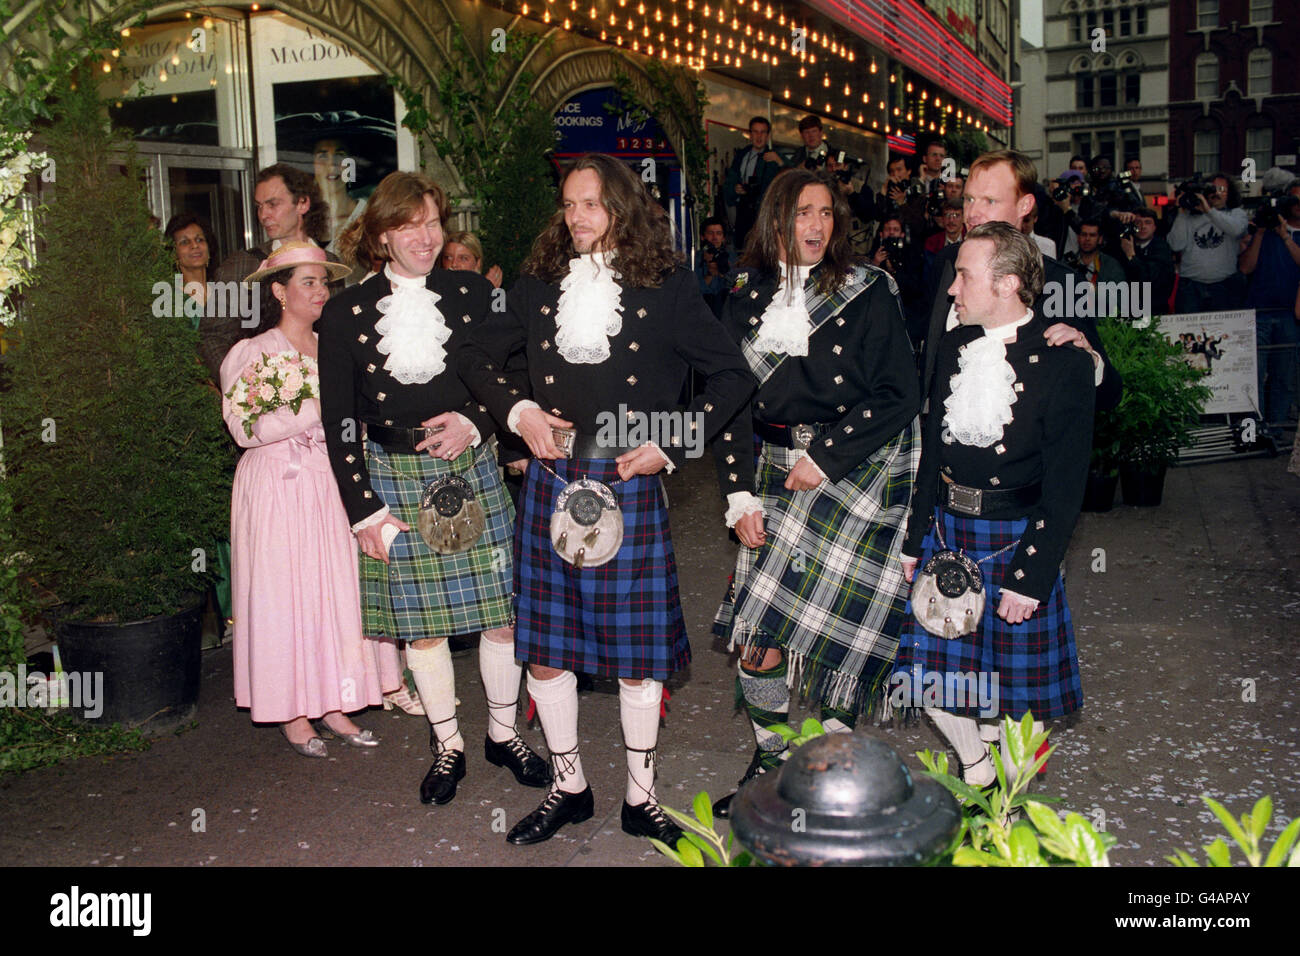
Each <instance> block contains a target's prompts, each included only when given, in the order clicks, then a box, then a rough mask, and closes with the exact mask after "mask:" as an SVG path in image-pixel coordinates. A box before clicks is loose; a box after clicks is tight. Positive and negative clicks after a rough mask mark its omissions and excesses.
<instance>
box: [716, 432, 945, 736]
mask: <svg viewBox="0 0 1300 956" xmlns="http://www.w3.org/2000/svg"><path fill="white" fill-rule="evenodd" d="M918 435H919V425H918V423H917V421H916V420H915V419H914V420H913V421H912V423H911V424H910V425H908V426H907V427H906V428H904V429H903V430H902V431H901V432H899V434H898V435H897V436H895V437H894V438H893V439H892V440H890V441H889V442H888V443H887V444H885V445H884V446H883V447H882V448H880V449H879V450H878V451H877V452H876V453H875V454H874V455H872V456H871V457H870V458H868V459H867V460H866V461H864V462H863V463H862V464H861V465H859V466H858V467H857V468H856V469H854V470H853V471H852V472H850V473H849V474H848V475H846V476H845V477H844V478H842V479H840V480H839V481H837V482H834V483H830V482H823V483H822V485H821V486H820V487H818V488H814V489H811V490H808V491H794V492H792V491H787V490H786V489H785V488H784V487H783V485H784V484H785V479H786V471H787V470H788V469H789V468H791V467H793V465H794V463H795V462H796V461H797V460H798V458H799V457H800V453H799V452H796V451H794V450H792V449H789V448H779V447H776V446H773V445H769V444H764V446H763V451H762V456H761V460H760V463H759V467H758V473H757V475H756V484H757V488H758V494H759V497H760V498H761V499H762V501H763V509H764V512H765V518H764V522H763V523H764V528H765V530H766V533H767V540H766V542H765V543H764V545H763V546H762V547H761V548H759V549H753V548H746V547H743V546H742V547H741V549H740V552H739V554H738V555H737V558H736V571H735V576H734V578H733V580H732V588H731V589H730V590H729V591H728V594H727V598H726V599H724V600H723V602H722V605H721V607H719V608H718V613H717V616H716V617H715V618H714V622H713V631H714V633H715V634H717V635H719V636H720V637H724V638H726V639H727V640H728V643H729V646H730V647H733V648H734V647H736V646H740V647H741V648H742V649H743V650H745V651H747V652H750V653H753V649H755V648H763V647H781V648H784V649H785V652H786V655H787V657H788V660H789V663H790V673H791V674H794V673H796V671H797V672H798V673H800V674H801V677H800V681H799V688H800V692H801V693H802V694H804V695H805V696H807V697H809V698H810V699H813V700H819V701H821V702H822V703H825V704H828V705H830V706H834V707H841V708H844V709H848V710H852V711H854V712H861V711H864V710H867V711H869V710H871V708H872V707H873V706H874V703H875V702H876V700H877V696H878V695H877V694H876V693H875V692H876V690H877V688H878V687H879V686H880V684H881V683H882V682H883V680H884V678H885V677H886V676H887V675H888V673H889V670H890V666H891V665H892V664H893V661H894V652H895V651H896V649H897V647H898V631H899V628H901V627H902V624H903V613H904V605H905V603H906V600H907V587H908V585H907V582H906V581H905V580H904V579H903V571H902V565H901V564H900V562H899V549H900V548H901V547H902V543H903V538H904V535H905V532H906V524H907V513H908V509H909V507H910V505H911V501H912V486H913V484H914V482H915V481H916V471H917V467H918V465H919V463H920V457H921V443H920V440H919V437H918Z"/></svg>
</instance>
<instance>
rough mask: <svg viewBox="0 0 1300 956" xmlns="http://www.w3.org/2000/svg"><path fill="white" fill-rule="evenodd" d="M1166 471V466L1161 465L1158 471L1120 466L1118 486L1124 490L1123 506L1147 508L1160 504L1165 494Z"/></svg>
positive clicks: (1132, 466)
mask: <svg viewBox="0 0 1300 956" xmlns="http://www.w3.org/2000/svg"><path fill="white" fill-rule="evenodd" d="M1167 470H1168V466H1167V465H1161V466H1160V468H1159V470H1158V471H1147V470H1146V469H1144V468H1141V467H1139V466H1138V465H1120V466H1119V484H1120V487H1121V488H1122V489H1124V504H1126V505H1138V506H1140V507H1148V508H1151V507H1155V506H1156V505H1158V504H1160V501H1161V499H1162V498H1163V497H1164V493H1165V472H1166V471H1167Z"/></svg>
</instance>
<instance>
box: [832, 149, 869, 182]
mask: <svg viewBox="0 0 1300 956" xmlns="http://www.w3.org/2000/svg"><path fill="white" fill-rule="evenodd" d="M835 163H836V165H838V166H839V167H840V168H839V169H837V170H835V178H836V179H837V180H839V181H840V182H842V183H848V182H852V181H853V177H854V176H856V175H857V173H858V170H859V169H861V168H862V160H860V159H854V158H853V157H852V156H846V155H845V154H844V150H840V152H839V155H838V156H836V157H835Z"/></svg>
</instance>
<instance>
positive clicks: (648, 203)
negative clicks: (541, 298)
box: [523, 153, 682, 288]
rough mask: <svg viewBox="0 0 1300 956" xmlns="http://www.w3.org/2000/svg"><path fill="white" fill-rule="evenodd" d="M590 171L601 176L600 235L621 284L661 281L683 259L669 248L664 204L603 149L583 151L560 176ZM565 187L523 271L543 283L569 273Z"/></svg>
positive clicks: (571, 249) (570, 256) (570, 246)
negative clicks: (603, 218)
mask: <svg viewBox="0 0 1300 956" xmlns="http://www.w3.org/2000/svg"><path fill="white" fill-rule="evenodd" d="M584 169H590V170H591V171H593V172H594V173H595V174H596V175H597V176H598V177H600V201H601V205H603V206H604V207H605V211H606V212H607V213H609V217H610V225H609V231H608V232H606V234H605V235H604V236H602V237H601V238H602V239H604V241H605V245H606V246H608V247H611V248H612V249H613V251H614V261H613V263H612V265H613V268H614V269H615V270H616V271H617V272H618V273H619V275H621V276H622V277H623V282H624V283H626V284H627V285H629V286H632V287H635V288H647V287H655V286H658V285H660V284H661V283H662V282H663V280H664V278H665V277H666V276H667V275H668V273H670V272H671V271H672V270H673V269H674V268H676V267H677V265H678V264H679V263H681V261H682V256H681V255H680V254H679V253H677V252H675V251H674V250H673V239H672V232H671V230H670V229H669V227H668V216H667V214H666V213H665V212H664V210H663V207H661V206H660V205H659V204H658V203H656V202H655V201H654V200H653V199H651V198H650V194H649V193H648V192H646V188H645V185H644V184H643V183H642V182H641V180H640V178H639V177H638V176H637V175H636V174H635V173H633V172H632V170H630V169H629V168H628V167H627V165H626V164H625V163H623V162H621V161H619V160H617V159H615V158H614V157H613V156H606V155H605V154H604V153H586V154H585V155H583V156H580V157H578V161H577V162H575V163H574V164H573V166H572V167H570V169H569V171H568V172H567V173H565V175H564V182H567V181H568V178H569V177H570V176H572V175H573V174H574V173H576V172H580V171H581V170H584ZM563 192H564V186H563V183H561V186H560V193H561V197H560V206H559V208H557V209H556V210H555V212H554V213H553V214H552V216H551V219H550V222H548V223H547V224H546V228H545V229H544V230H543V231H542V234H541V235H540V236H538V237H537V241H536V242H534V243H533V248H532V251H531V252H530V253H529V254H528V258H527V259H526V260H525V261H524V265H523V271H524V272H525V273H526V274H527V275H530V276H535V277H536V278H538V279H541V280H542V281H543V282H559V281H560V280H561V279H563V278H564V277H565V276H566V275H568V272H569V260H570V259H573V258H575V257H576V256H577V255H578V253H577V250H575V249H574V247H573V237H572V236H570V235H569V227H568V226H567V225H566V224H565V222H564V201H563Z"/></svg>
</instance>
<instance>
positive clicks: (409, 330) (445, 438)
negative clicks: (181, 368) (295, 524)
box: [320, 172, 550, 804]
mask: <svg viewBox="0 0 1300 956" xmlns="http://www.w3.org/2000/svg"><path fill="white" fill-rule="evenodd" d="M447 211H448V209H447V197H446V194H445V193H444V192H443V191H442V189H441V188H440V187H439V186H438V185H437V184H436V183H434V182H433V181H431V180H429V179H427V178H426V177H424V176H421V175H419V174H416V173H406V172H396V173H392V174H391V175H389V176H387V177H385V178H384V180H383V181H382V182H381V183H380V184H379V186H378V187H377V188H376V189H375V192H374V193H373V195H371V197H370V200H369V201H368V202H367V204H366V208H365V211H364V212H363V213H362V214H361V216H360V217H358V219H357V220H356V221H355V222H354V223H353V224H352V225H351V226H349V227H348V229H347V230H345V231H344V233H343V234H342V236H340V246H341V248H342V249H343V250H344V253H345V255H347V256H348V257H350V258H352V259H355V260H356V261H358V262H360V264H362V265H364V266H366V267H367V268H370V269H374V270H381V271H380V272H379V274H377V275H374V276H372V277H371V278H370V279H368V280H367V281H365V282H363V283H361V284H360V285H356V286H353V287H351V288H350V289H348V290H347V291H346V292H344V293H343V294H342V295H340V296H337V297H336V298H333V299H331V300H330V301H329V302H328V303H327V304H326V306H325V310H324V312H323V313H322V316H321V332H320V376H321V412H322V419H323V421H324V425H325V435H326V442H327V446H328V449H329V456H330V465H331V467H332V468H333V470H334V476H335V478H337V479H338V485H339V491H340V493H341V495H342V497H343V504H344V506H345V508H346V509H347V512H348V517H349V519H350V520H351V522H352V530H353V532H354V533H355V534H356V537H357V541H358V543H359V545H360V547H361V551H362V554H363V557H362V559H361V601H362V617H363V630H364V633H365V634H366V636H368V637H371V638H387V639H390V640H404V641H406V642H407V654H406V660H407V664H408V666H409V667H410V668H411V674H412V676H413V677H414V678H415V684H416V687H417V689H418V690H419V693H420V699H421V701H422V702H423V704H424V708H425V712H426V714H427V715H428V718H429V722H430V724H431V727H430V735H429V736H430V742H429V746H430V749H431V750H432V752H433V754H434V757H435V759H434V761H433V764H432V766H431V767H430V768H429V771H428V773H427V774H426V775H425V777H424V780H423V781H422V782H421V784H420V801H421V802H422V803H437V804H444V803H447V802H448V801H450V800H451V799H452V798H453V797H454V796H455V795H456V784H457V782H458V781H459V780H460V779H461V778H463V777H464V776H465V741H464V738H463V737H462V735H461V733H460V727H459V722H458V721H457V717H456V691H455V675H454V673H453V671H452V663H451V651H450V648H449V647H448V646H447V638H448V637H450V636H452V635H455V634H469V633H474V632H477V631H481V632H482V633H483V639H482V640H481V641H480V642H479V666H480V670H481V673H482V676H483V688H484V692H485V694H486V696H487V701H488V716H489V720H488V733H487V737H486V739H485V741H484V756H485V758H486V759H487V761H488V762H489V763H493V764H496V765H497V766H503V767H506V768H508V769H509V770H510V771H511V772H512V773H513V774H514V775H515V778H516V779H517V780H518V781H519V782H520V783H522V784H524V785H526V786H533V787H543V786H546V784H547V783H549V781H550V773H549V771H548V769H547V767H546V763H545V761H543V760H542V759H541V758H540V757H539V756H537V754H536V753H534V752H533V750H532V749H531V748H530V747H529V746H528V745H527V744H526V743H525V742H524V741H523V739H522V738H521V737H520V736H519V734H518V733H517V732H516V730H515V711H516V708H517V705H518V699H519V681H520V676H521V675H520V668H519V665H518V663H517V662H516V661H515V652H514V634H513V630H512V627H511V624H512V618H513V612H512V608H511V584H512V580H511V579H512V574H511V534H512V526H513V522H514V509H513V506H512V505H511V503H510V499H509V496H508V495H507V494H506V492H505V489H504V486H503V485H502V482H501V475H500V471H499V470H498V467H497V462H496V441H495V439H494V438H493V432H494V430H495V427H496V426H495V424H494V421H493V419H492V417H491V416H490V415H489V414H488V412H487V410H486V409H485V408H484V407H483V406H481V405H479V404H478V403H477V402H475V401H474V400H473V399H472V398H471V397H470V394H469V392H468V391H467V390H466V389H465V386H464V384H463V383H462V382H461V380H460V377H459V376H458V375H457V374H456V368H455V361H456V354H457V352H459V351H460V349H461V348H462V346H463V345H464V343H465V341H466V340H467V339H468V337H469V335H470V332H471V330H472V329H473V328H474V327H475V326H476V325H478V324H481V323H482V322H483V321H484V319H485V317H486V316H487V314H488V311H489V302H490V298H491V294H492V286H491V284H490V283H489V282H488V281H487V280H486V279H484V278H483V277H482V276H479V275H476V274H474V273H470V272H449V271H447V270H444V269H438V270H435V269H434V263H436V262H437V261H438V255H439V253H440V252H441V250H442V244H443V234H442V223H443V222H444V221H445V219H446V216H447ZM448 489H450V492H449V491H448ZM466 491H467V493H468V495H469V496H470V497H471V498H472V502H470V501H466V502H464V503H462V504H460V505H459V508H460V511H459V514H460V515H461V516H462V517H463V516H466V515H471V514H472V513H473V512H474V509H475V508H477V509H481V516H482V532H481V534H480V535H479V536H478V538H477V539H476V540H474V539H473V534H472V532H470V531H465V533H464V538H463V539H462V538H459V537H457V538H456V539H455V540H454V541H450V539H442V538H437V537H434V535H433V534H430V538H429V539H426V537H425V528H421V526H420V521H421V519H422V518H423V519H424V521H425V523H426V528H429V529H430V530H431V531H432V530H434V529H435V528H436V525H435V524H434V523H433V517H434V515H435V514H437V515H442V516H444V517H445V516H446V511H455V510H456V508H455V507H452V508H447V505H448V503H450V504H452V505H453V506H455V505H456V502H457V500H459V499H456V498H455V494H456V493H461V494H462V497H463V495H464V493H466ZM449 495H450V496H449ZM422 499H429V500H427V501H426V500H422ZM444 509H446V511H444ZM452 520H453V521H456V520H460V519H459V518H455V517H453V518H452ZM466 520H469V519H466ZM471 523H474V522H473V521H471ZM457 527H460V528H462V529H463V528H465V527H467V526H466V525H464V524H462V525H459V526H457ZM475 530H476V529H475ZM471 540H473V543H472V544H469V541H471ZM466 545H468V546H466ZM435 546H436V547H437V550H435Z"/></svg>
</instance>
